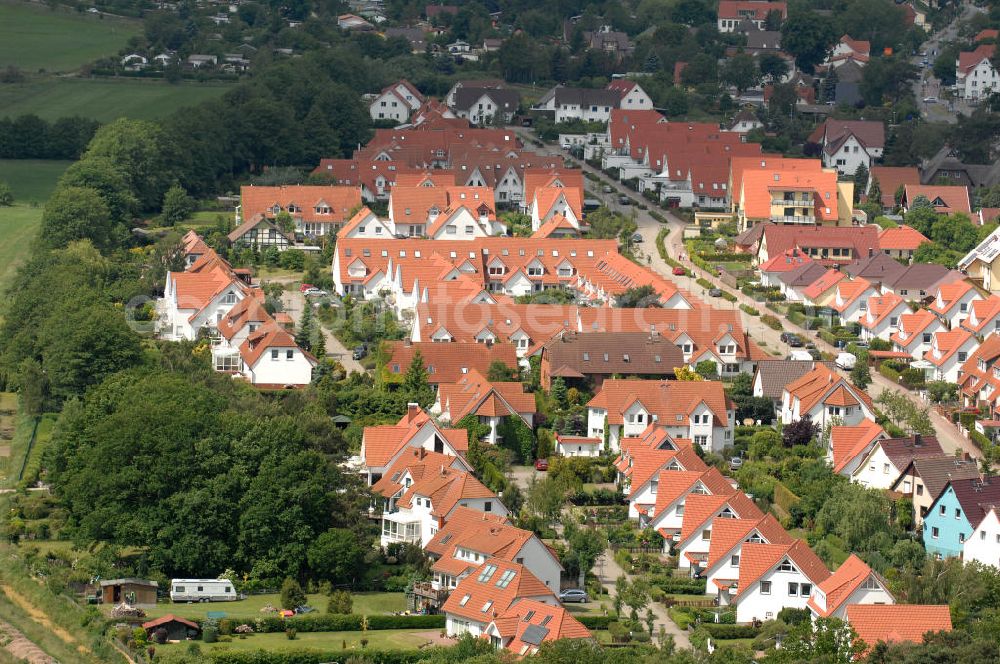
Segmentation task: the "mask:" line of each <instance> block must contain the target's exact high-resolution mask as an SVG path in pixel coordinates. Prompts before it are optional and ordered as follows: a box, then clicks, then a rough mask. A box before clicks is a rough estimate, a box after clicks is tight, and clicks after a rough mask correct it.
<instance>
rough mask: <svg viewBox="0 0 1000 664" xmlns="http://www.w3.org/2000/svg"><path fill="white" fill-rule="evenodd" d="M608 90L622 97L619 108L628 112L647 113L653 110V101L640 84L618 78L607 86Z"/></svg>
mask: <svg viewBox="0 0 1000 664" xmlns="http://www.w3.org/2000/svg"><path fill="white" fill-rule="evenodd" d="M606 89H607V90H612V91H614V92H616V93H618V95H619V96H620V97H621V100H620V101H619V102H618V108H620V109H623V110H626V111H645V110H651V109H652V108H653V99H652V98H651V97H650V96H649V95H648V94H647V93H646V91H645V90H643V89H642V88H641V87H640V86H639V84H638V83H636V82H635V81H630V80H628V79H627V78H616V79H614V80H612V81H611V82H610V83H608V85H607V88H606Z"/></svg>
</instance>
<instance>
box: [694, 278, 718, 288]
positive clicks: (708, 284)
mask: <svg viewBox="0 0 1000 664" xmlns="http://www.w3.org/2000/svg"><path fill="white" fill-rule="evenodd" d="M695 283H696V284H698V285H699V286H701V287H702V288H715V286H714V285H713V284H712V282H711V281H709V280H708V279H706V278H705V277H698V278H697V279H695Z"/></svg>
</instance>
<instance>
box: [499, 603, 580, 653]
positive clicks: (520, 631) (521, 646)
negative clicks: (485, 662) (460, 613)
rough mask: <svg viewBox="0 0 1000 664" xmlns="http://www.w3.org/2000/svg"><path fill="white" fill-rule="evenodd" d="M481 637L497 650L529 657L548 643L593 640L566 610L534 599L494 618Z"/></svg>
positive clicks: (516, 605) (518, 604)
mask: <svg viewBox="0 0 1000 664" xmlns="http://www.w3.org/2000/svg"><path fill="white" fill-rule="evenodd" d="M484 636H485V637H486V638H488V639H489V640H490V643H491V644H493V646H494V647H495V648H496V649H497V650H507V651H508V652H511V653H513V654H514V656H515V657H530V656H531V655H534V654H536V653H538V649H539V648H540V647H541V645H542V644H543V643H548V642H551V641H558V640H560V639H593V638H594V637H593V635H592V634H591V633H590V632H589V631H588V630H587V628H586V627H584V626H583V623H581V622H580V621H579V620H577V619H576V618H574V617H573V614H571V613H570V612H569V611H567V610H566V609H565V608H563V607H561V606H552V605H551V604H546V603H544V602H539V601H537V600H533V599H523V600H521V601H520V602H518V603H517V604H515V605H514V606H512V607H511V608H509V609H507V610H506V611H505V612H504V613H502V614H500V615H499V616H497V617H496V618H494V619H493V622H491V623H490V624H489V625H488V626H487V627H486V631H485V632H484Z"/></svg>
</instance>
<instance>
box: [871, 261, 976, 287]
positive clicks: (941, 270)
mask: <svg viewBox="0 0 1000 664" xmlns="http://www.w3.org/2000/svg"><path fill="white" fill-rule="evenodd" d="M952 272H954V275H953V276H954V279H951V280H950V281H958V280H960V279H962V278H963V275H962V274H961V273H960V272H956V271H953V270H949V269H948V268H946V267H945V266H943V265H937V264H935V263H914V264H913V265H910V266H909V267H907V268H906V269H905V270H903V272H900V273H899V275H897V276H896V278H895V279H886V280H885V283H886V284H888V285H889V286H890V287H891V288H892V289H893V290H895V289H898V288H908V289H910V290H922V291H927V292H929V291H931V290H932V289H933V287H934V286H936V285H938V284H939V283H940V282H941V281H942V280H945V279H947V278H948V275H949V273H952ZM950 281H946V283H950Z"/></svg>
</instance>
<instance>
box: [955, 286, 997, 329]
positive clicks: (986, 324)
mask: <svg viewBox="0 0 1000 664" xmlns="http://www.w3.org/2000/svg"><path fill="white" fill-rule="evenodd" d="M960 325H961V326H962V327H963V328H964V329H966V330H968V331H969V332H972V333H973V334H974V335H976V336H977V337H979V338H980V339H982V338H984V337H987V336H989V335H990V334H993V333H996V332H1000V295H996V294H993V293H991V294H990V296H989V297H987V298H986V299H985V300H973V301H972V306H971V307H969V317H968V318H966V319H965V320H964V321H962V322H961V324H960Z"/></svg>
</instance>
